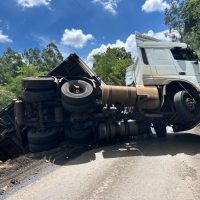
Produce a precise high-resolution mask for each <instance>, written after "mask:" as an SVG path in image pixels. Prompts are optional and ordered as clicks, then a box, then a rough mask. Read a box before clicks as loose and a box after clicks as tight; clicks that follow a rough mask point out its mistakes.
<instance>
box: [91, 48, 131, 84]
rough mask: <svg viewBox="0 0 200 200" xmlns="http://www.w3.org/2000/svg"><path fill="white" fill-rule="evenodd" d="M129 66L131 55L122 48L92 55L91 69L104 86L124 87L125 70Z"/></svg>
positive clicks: (109, 49)
mask: <svg viewBox="0 0 200 200" xmlns="http://www.w3.org/2000/svg"><path fill="white" fill-rule="evenodd" d="M131 64H133V60H132V58H131V54H130V53H128V52H126V50H125V49H124V48H108V49H107V51H106V52H105V53H102V54H97V55H94V64H93V69H94V71H95V72H96V73H97V74H98V75H99V76H100V77H101V78H102V80H103V81H104V82H105V83H106V84H111V85H125V72H126V68H127V67H128V66H129V65H131Z"/></svg>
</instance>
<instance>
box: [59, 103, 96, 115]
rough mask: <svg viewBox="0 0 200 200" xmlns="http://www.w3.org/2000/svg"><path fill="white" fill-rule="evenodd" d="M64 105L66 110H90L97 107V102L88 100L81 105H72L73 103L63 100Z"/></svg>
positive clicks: (80, 111) (74, 111)
mask: <svg viewBox="0 0 200 200" xmlns="http://www.w3.org/2000/svg"><path fill="white" fill-rule="evenodd" d="M62 105H63V107H64V109H65V110H66V111H69V112H72V113H82V112H88V111H92V110H93V108H95V104H94V103H93V102H88V103H86V104H80V105H72V104H69V103H66V102H64V101H62Z"/></svg>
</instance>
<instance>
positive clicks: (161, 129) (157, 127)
mask: <svg viewBox="0 0 200 200" xmlns="http://www.w3.org/2000/svg"><path fill="white" fill-rule="evenodd" d="M153 128H154V131H155V132H156V135H157V137H159V138H161V137H166V136H167V128H166V126H165V125H164V124H162V123H160V122H154V123H153Z"/></svg>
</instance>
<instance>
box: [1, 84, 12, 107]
mask: <svg viewBox="0 0 200 200" xmlns="http://www.w3.org/2000/svg"><path fill="white" fill-rule="evenodd" d="M14 98H15V94H14V93H12V92H10V91H8V90H7V89H6V88H5V87H3V86H0V110H1V109H3V108H5V107H6V106H7V105H8V104H9V103H11V101H12V99H14Z"/></svg>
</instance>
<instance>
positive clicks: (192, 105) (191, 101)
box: [185, 97, 196, 112]
mask: <svg viewBox="0 0 200 200" xmlns="http://www.w3.org/2000/svg"><path fill="white" fill-rule="evenodd" d="M185 106H186V108H187V109H188V110H189V111H190V112H193V111H195V109H196V101H195V100H194V99H193V98H191V97H190V98H186V99H185Z"/></svg>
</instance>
